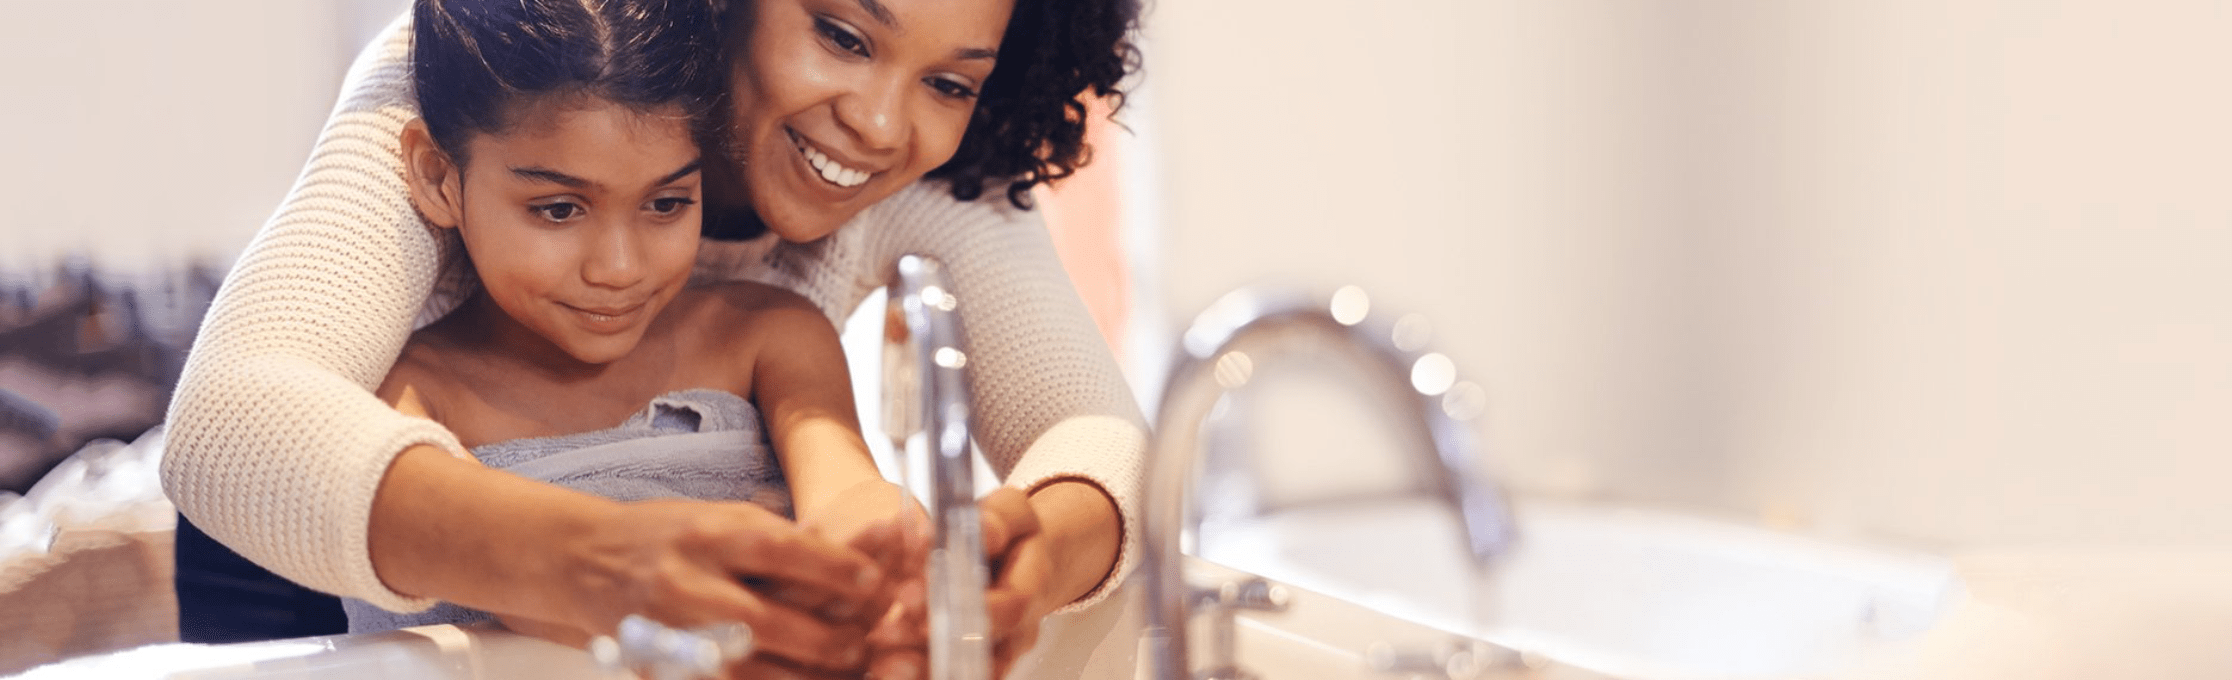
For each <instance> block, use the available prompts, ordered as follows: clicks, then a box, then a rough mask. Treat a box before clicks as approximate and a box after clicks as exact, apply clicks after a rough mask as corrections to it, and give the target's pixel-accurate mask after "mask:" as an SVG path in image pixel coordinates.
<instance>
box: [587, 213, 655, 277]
mask: <svg viewBox="0 0 2232 680" xmlns="http://www.w3.org/2000/svg"><path fill="white" fill-rule="evenodd" d="M643 277H644V272H643V246H642V244H640V243H637V242H636V236H635V230H633V229H629V228H627V227H626V225H611V226H607V227H605V228H604V229H602V230H601V233H600V234H599V235H598V237H597V238H595V239H592V240H591V241H590V243H589V252H588V253H587V254H586V255H585V256H584V257H583V258H582V261H581V280H582V281H584V282H587V283H588V284H589V285H592V286H597V287H600V288H628V287H631V286H634V285H635V284H637V283H641V282H643Z"/></svg>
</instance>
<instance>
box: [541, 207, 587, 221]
mask: <svg viewBox="0 0 2232 680" xmlns="http://www.w3.org/2000/svg"><path fill="white" fill-rule="evenodd" d="M527 210H529V211H531V212H534V213H535V214H537V215H541V216H542V218H543V219H546V220H550V221H552V222H572V221H574V220H577V219H581V216H582V214H583V213H584V212H586V211H585V210H583V209H582V207H581V206H579V205H576V204H573V203H544V204H542V205H531V206H527Z"/></svg>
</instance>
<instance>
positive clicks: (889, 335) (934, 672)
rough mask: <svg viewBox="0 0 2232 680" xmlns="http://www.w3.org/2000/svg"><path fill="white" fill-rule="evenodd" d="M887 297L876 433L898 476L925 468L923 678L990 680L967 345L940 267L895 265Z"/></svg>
mask: <svg viewBox="0 0 2232 680" xmlns="http://www.w3.org/2000/svg"><path fill="white" fill-rule="evenodd" d="M886 299H887V301H886V303H885V304H886V309H885V317H884V369H883V372H884V404H885V407H886V411H885V414H884V429H885V430H886V431H887V432H889V433H890V434H891V437H892V445H893V448H894V449H896V450H899V451H903V452H906V455H905V456H904V457H903V461H905V464H902V465H901V468H902V469H908V470H911V469H912V468H913V465H912V464H911V463H912V462H913V461H914V460H921V459H924V458H927V463H928V475H927V476H928V480H927V481H928V487H929V488H928V490H927V496H928V497H927V498H926V499H925V501H924V504H925V506H927V507H926V509H927V510H928V511H929V514H930V518H931V523H932V525H931V544H930V556H929V560H930V562H929V565H928V568H927V570H926V573H927V575H928V586H929V588H928V590H929V592H928V594H927V595H928V598H929V607H930V611H929V614H930V677H931V678H933V679H936V680H986V679H989V678H990V677H991V676H992V638H991V634H990V629H991V623H990V619H989V617H988V616H987V614H986V612H985V608H984V589H985V584H986V581H987V579H988V576H987V575H986V573H985V571H986V570H985V564H984V539H983V535H982V534H983V530H984V529H983V524H982V523H981V522H980V521H979V520H978V518H977V506H976V475H975V469H974V467H973V466H972V465H973V461H972V460H971V459H970V457H969V376H968V373H967V372H965V371H964V370H963V368H964V367H965V366H967V365H968V355H967V354H966V353H964V352H963V347H964V346H966V339H965V337H964V336H963V334H962V329H961V320H960V316H959V315H958V314H956V313H955V312H954V309H955V307H956V306H957V305H958V304H960V302H959V300H957V299H955V297H954V295H953V288H952V287H951V286H950V285H949V284H947V282H946V277H945V270H944V267H942V266H941V265H939V263H938V262H937V261H936V260H933V259H930V258H927V257H921V256H918V255H907V256H905V257H901V258H899V272H898V278H897V279H896V280H895V281H894V282H893V283H892V284H891V287H890V289H889V291H888V296H887V298H886ZM909 486H917V484H914V483H910V484H909Z"/></svg>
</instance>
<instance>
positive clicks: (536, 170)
mask: <svg viewBox="0 0 2232 680" xmlns="http://www.w3.org/2000/svg"><path fill="white" fill-rule="evenodd" d="M704 165H705V158H704V157H703V156H700V157H697V158H692V159H690V162H688V163H684V164H682V167H680V168H677V169H676V170H675V171H674V172H670V173H667V174H666V176H664V177H660V178H659V180H658V181H656V182H652V183H651V184H652V186H657V185H661V184H673V183H674V181H675V180H679V179H682V178H684V177H688V176H690V174H691V173H694V172H697V171H698V170H699V169H700V168H702V167H704ZM511 172H512V174H513V175H516V176H518V177H519V178H520V179H524V180H527V181H530V182H545V183H549V184H557V185H560V186H564V187H567V188H571V189H582V188H590V187H594V188H599V189H602V188H604V185H602V184H598V183H596V182H591V181H589V180H586V179H582V178H579V177H575V176H573V175H568V174H566V173H563V172H559V171H557V170H552V169H549V168H543V167H525V168H519V167H515V168H512V169H511Z"/></svg>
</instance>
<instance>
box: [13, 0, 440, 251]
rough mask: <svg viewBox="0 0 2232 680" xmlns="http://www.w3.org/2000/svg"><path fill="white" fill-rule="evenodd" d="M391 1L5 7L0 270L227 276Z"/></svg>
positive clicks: (390, 10)
mask: <svg viewBox="0 0 2232 680" xmlns="http://www.w3.org/2000/svg"><path fill="white" fill-rule="evenodd" d="M400 7H402V3H401V2H399V1H398V0H322V1H317V2H311V1H303V0H200V1H197V2H174V1H170V0H102V1H100V2H21V3H9V4H8V7H7V8H6V15H7V20H6V21H0V92H4V93H6V95H5V97H6V102H7V105H6V106H4V107H0V130H4V131H5V134H0V158H4V159H6V162H5V163H0V205H4V206H6V210H5V213H4V214H0V270H9V271H21V270H23V269H25V268H42V267H46V266H48V265H47V263H49V262H52V261H53V260H54V259H55V258H56V257H58V256H61V255H64V254H83V255H85V256H87V257H89V258H91V259H92V260H93V261H94V262H95V264H96V265H97V266H100V267H103V268H106V269H119V270H131V269H138V268H145V267H149V266H160V265H170V264H175V263H177V262H180V261H183V260H188V259H194V258H199V259H204V260H211V261H214V262H217V263H219V264H224V263H229V262H230V261H231V259H232V257H233V256H234V255H235V254H236V253H237V252H238V250H239V248H240V247H241V246H242V245H245V244H246V243H247V241H248V238H249V237H250V236H251V235H253V234H254V233H255V230H256V228H257V227H259V226H261V225H262V224H263V220H264V218H265V217H267V216H269V215H270V213H271V210H272V209H273V208H274V207H276V206H277V205H278V204H279V199H280V198H281V197H282V196H285V195H286V191H287V188H288V186H289V185H290V184H292V182H293V180H294V177H295V174H296V173H297V172H299V171H300V170H301V168H302V162H303V160H304V158H306V157H307V154H308V152H309V149H310V142H311V140H312V139H313V138H314V137H315V136H316V135H317V133H318V129H319V126H320V125H321V123H322V121H323V120H324V118H325V113H326V111H327V110H329V109H331V108H332V106H333V101H334V96H335V94H336V93H337V91H338V88H339V87H340V82H341V75H342V70H343V69H344V68H346V66H347V63H348V59H349V58H350V57H352V56H354V55H355V53H356V51H357V49H358V48H360V47H361V46H362V44H363V41H364V40H365V39H367V36H368V33H366V32H365V31H366V25H367V24H374V23H376V22H383V21H385V20H386V19H389V18H392V17H393V16H394V15H395V13H396V12H397V11H398V10H399V9H400Z"/></svg>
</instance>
